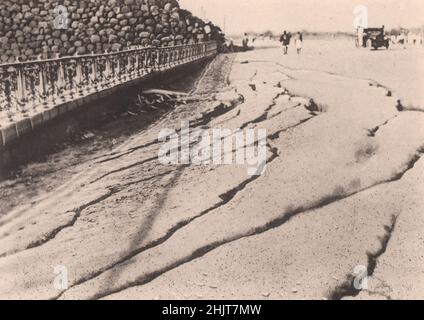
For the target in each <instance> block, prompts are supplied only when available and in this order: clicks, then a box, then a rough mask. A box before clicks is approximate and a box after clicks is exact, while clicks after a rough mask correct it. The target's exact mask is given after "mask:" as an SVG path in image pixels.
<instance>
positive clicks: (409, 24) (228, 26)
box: [179, 0, 424, 35]
mask: <svg viewBox="0 0 424 320" xmlns="http://www.w3.org/2000/svg"><path fill="white" fill-rule="evenodd" d="M179 2H180V6H181V7H182V8H184V9H188V10H190V11H191V12H193V14H195V15H196V16H198V17H200V18H204V19H208V20H210V21H212V22H213V23H215V24H216V25H218V26H220V27H221V28H222V29H223V31H226V34H228V35H240V34H243V33H244V32H249V31H253V32H257V33H261V32H265V31H267V30H269V31H272V32H273V33H275V34H278V33H281V32H282V31H283V30H308V31H310V32H320V33H323V32H330V33H335V32H353V30H354V20H355V14H354V9H355V8H356V7H357V6H358V5H363V6H365V7H366V8H367V9H368V18H369V19H368V20H369V26H371V27H373V26H374V27H378V26H382V25H385V26H386V27H387V29H392V28H398V27H403V28H407V29H411V28H418V27H421V26H423V25H424V1H422V0H403V1H399V0H321V1H319V2H318V1H314V0H262V1H261V3H260V5H258V2H257V0H232V1H227V0H180V1H179ZM224 29H225V30H224Z"/></svg>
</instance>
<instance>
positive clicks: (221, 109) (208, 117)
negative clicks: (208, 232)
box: [55, 89, 314, 299]
mask: <svg viewBox="0 0 424 320" xmlns="http://www.w3.org/2000/svg"><path fill="white" fill-rule="evenodd" d="M283 94H287V90H286V89H285V90H284V91H282V92H280V93H278V94H277V95H276V96H275V97H274V99H273V100H272V103H271V104H270V106H269V107H268V108H267V109H266V110H265V113H264V114H263V116H262V117H260V118H261V120H259V119H257V120H256V121H254V122H249V123H248V124H245V125H243V126H242V127H241V128H245V127H246V126H248V125H249V124H250V123H260V122H263V121H266V120H267V119H268V114H269V111H271V110H272V108H274V107H275V106H276V104H277V99H278V98H279V97H280V96H282V95H283ZM238 102H239V103H242V102H244V98H243V96H240V98H239V100H238ZM237 105H238V103H232V105H231V106H226V105H224V104H222V103H221V104H220V105H218V106H217V107H216V108H214V110H212V111H211V112H209V113H207V114H204V115H203V116H202V118H201V119H200V120H199V121H198V122H196V123H195V126H194V127H195V128H196V127H199V126H205V125H207V124H209V123H210V122H211V121H212V120H213V119H216V118H218V117H220V116H222V115H224V114H226V113H228V112H230V111H232V110H234V108H236V107H237ZM299 105H300V104H296V105H295V106H293V107H292V108H290V109H293V108H295V107H298V106H299ZM312 118H314V116H311V117H309V118H307V119H304V120H302V121H300V122H298V123H296V124H295V125H293V126H289V127H286V128H283V129H281V130H278V131H277V132H275V133H273V134H270V135H268V136H267V138H268V139H270V140H271V141H273V140H275V139H277V138H279V137H280V135H281V133H283V132H286V131H288V130H291V129H294V128H296V127H298V126H300V125H302V124H304V123H306V122H307V121H309V120H311V119H312ZM267 148H268V149H269V151H270V152H271V153H272V155H271V157H269V158H268V159H267V161H266V163H268V164H269V163H272V162H273V161H274V160H275V159H277V158H278V156H279V155H278V149H277V148H274V147H272V146H271V144H269V143H268V144H267ZM259 178H260V175H254V176H252V177H250V178H249V179H246V180H245V181H243V182H241V183H240V184H239V185H237V186H236V187H234V188H233V189H231V190H229V191H227V192H226V193H224V194H222V195H220V196H219V198H220V199H221V201H220V202H218V203H217V204H215V205H213V206H212V207H210V208H208V209H206V210H204V211H202V212H201V213H199V214H198V215H196V216H194V217H191V218H190V219H187V220H184V221H181V222H179V223H178V224H176V225H175V226H174V227H172V228H171V229H169V230H168V231H167V233H166V234H165V235H164V236H163V237H161V238H159V239H157V240H155V241H153V242H151V243H150V244H148V245H146V246H143V247H141V248H137V249H135V250H133V251H131V252H130V253H129V254H128V255H126V256H125V257H123V258H122V259H119V260H118V261H116V262H114V263H113V264H111V265H109V266H107V267H105V268H102V269H100V270H98V271H96V272H95V273H92V274H91V275H89V276H87V277H84V278H82V279H80V280H79V281H77V282H76V283H75V284H74V285H72V286H71V287H70V288H68V290H69V289H71V288H74V287H76V286H78V285H81V284H83V283H85V282H88V281H90V280H92V279H94V278H97V277H99V276H100V275H101V274H103V273H105V272H107V271H109V270H111V269H113V268H114V267H116V266H117V265H120V264H123V263H124V262H125V261H128V260H130V259H132V258H133V257H135V256H137V255H139V254H141V253H143V252H145V251H147V250H150V249H152V248H154V247H157V246H159V245H161V244H163V243H164V242H166V241H167V240H169V239H170V238H171V237H172V236H173V235H174V234H175V233H176V232H177V231H179V230H181V229H182V228H184V227H185V226H187V225H188V224H190V223H192V222H194V221H195V220H197V219H199V218H201V217H203V216H205V215H207V214H209V213H210V212H213V211H214V210H217V209H219V208H220V207H223V206H225V205H227V204H228V203H229V202H231V201H232V200H233V199H234V198H235V197H236V196H237V194H239V193H240V192H242V191H243V190H244V189H245V188H246V187H247V186H248V185H250V184H251V183H253V182H255V181H256V180H257V179H259ZM66 291H67V290H66ZM66 291H63V292H61V293H60V294H59V295H58V296H56V297H55V299H59V298H60V297H61V296H62V295H63V294H64V293H65V292H66Z"/></svg>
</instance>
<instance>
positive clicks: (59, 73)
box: [57, 62, 66, 101]
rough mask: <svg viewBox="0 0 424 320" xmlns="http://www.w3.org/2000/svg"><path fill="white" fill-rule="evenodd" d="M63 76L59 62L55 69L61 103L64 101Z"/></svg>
mask: <svg viewBox="0 0 424 320" xmlns="http://www.w3.org/2000/svg"><path fill="white" fill-rule="evenodd" d="M65 85H66V82H65V74H64V70H63V65H62V62H59V68H58V69H57V89H58V94H59V97H60V98H61V99H62V101H66V98H65Z"/></svg>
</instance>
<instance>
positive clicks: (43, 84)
mask: <svg viewBox="0 0 424 320" xmlns="http://www.w3.org/2000/svg"><path fill="white" fill-rule="evenodd" d="M39 77H40V78H39V79H40V86H39V92H40V96H41V99H42V103H43V105H44V108H46V109H47V108H48V106H47V105H48V103H47V90H46V71H45V64H40V66H39Z"/></svg>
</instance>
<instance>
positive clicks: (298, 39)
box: [295, 32, 303, 54]
mask: <svg viewBox="0 0 424 320" xmlns="http://www.w3.org/2000/svg"><path fill="white" fill-rule="evenodd" d="M295 45H296V50H297V54H300V52H301V51H302V48H303V35H302V34H301V33H300V32H298V33H297V35H296V40H295Z"/></svg>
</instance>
